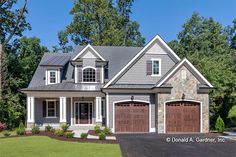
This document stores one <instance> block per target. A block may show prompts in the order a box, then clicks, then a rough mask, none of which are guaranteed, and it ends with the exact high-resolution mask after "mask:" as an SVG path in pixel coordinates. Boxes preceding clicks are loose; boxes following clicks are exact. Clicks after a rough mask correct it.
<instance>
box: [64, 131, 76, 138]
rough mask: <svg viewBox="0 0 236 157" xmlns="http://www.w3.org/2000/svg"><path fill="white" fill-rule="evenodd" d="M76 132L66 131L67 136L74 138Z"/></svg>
mask: <svg viewBox="0 0 236 157" xmlns="http://www.w3.org/2000/svg"><path fill="white" fill-rule="evenodd" d="M74 134H75V133H73V132H65V136H66V138H73V137H74Z"/></svg>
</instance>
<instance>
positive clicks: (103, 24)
mask: <svg viewBox="0 0 236 157" xmlns="http://www.w3.org/2000/svg"><path fill="white" fill-rule="evenodd" d="M132 3H133V0H128V1H125V0H118V1H117V5H116V6H115V5H114V4H113V1H112V0H75V3H74V7H73V8H72V9H71V12H70V14H71V15H73V21H72V22H71V23H70V24H69V25H68V26H67V28H66V30H65V31H61V32H59V34H58V37H59V45H60V47H65V45H66V44H67V43H68V42H69V41H68V40H67V37H66V34H67V35H68V36H69V37H70V39H71V40H72V41H73V43H74V44H75V45H85V44H88V43H91V44H93V45H107V46H109V45H111V46H143V44H144V38H143V37H142V35H141V33H140V31H139V24H138V23H137V22H136V21H131V20H130V14H131V6H132Z"/></svg>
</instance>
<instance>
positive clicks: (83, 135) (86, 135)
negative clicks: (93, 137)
mask: <svg viewBox="0 0 236 157" xmlns="http://www.w3.org/2000/svg"><path fill="white" fill-rule="evenodd" d="M87 137H88V134H87V133H81V134H80V138H83V139H85V138H87Z"/></svg>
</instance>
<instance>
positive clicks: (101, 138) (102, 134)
mask: <svg viewBox="0 0 236 157" xmlns="http://www.w3.org/2000/svg"><path fill="white" fill-rule="evenodd" d="M105 139H106V134H105V133H103V132H101V133H100V134H99V140H105Z"/></svg>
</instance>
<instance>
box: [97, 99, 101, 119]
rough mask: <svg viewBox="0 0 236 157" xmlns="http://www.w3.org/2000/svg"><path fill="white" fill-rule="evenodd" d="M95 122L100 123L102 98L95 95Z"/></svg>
mask: <svg viewBox="0 0 236 157" xmlns="http://www.w3.org/2000/svg"><path fill="white" fill-rule="evenodd" d="M96 123H102V98H101V97H96Z"/></svg>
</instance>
